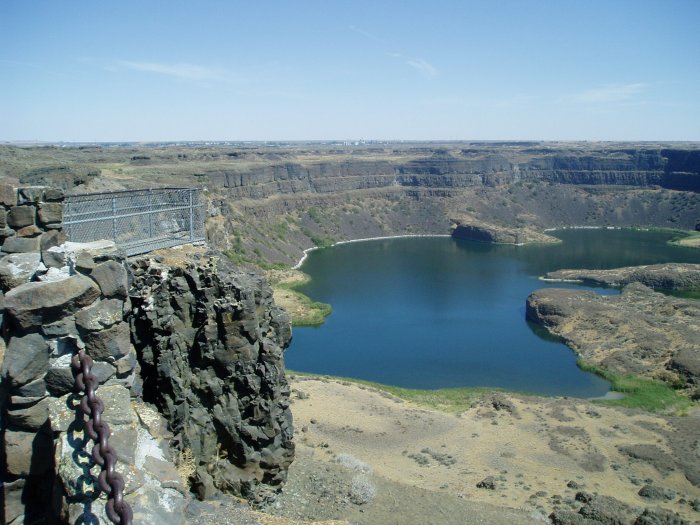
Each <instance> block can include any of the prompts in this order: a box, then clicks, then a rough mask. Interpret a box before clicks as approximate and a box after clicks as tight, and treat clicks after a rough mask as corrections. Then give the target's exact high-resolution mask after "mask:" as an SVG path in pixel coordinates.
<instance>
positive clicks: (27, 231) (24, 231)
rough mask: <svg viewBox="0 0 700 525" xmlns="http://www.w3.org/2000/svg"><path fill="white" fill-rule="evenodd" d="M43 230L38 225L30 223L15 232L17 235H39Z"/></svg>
mask: <svg viewBox="0 0 700 525" xmlns="http://www.w3.org/2000/svg"><path fill="white" fill-rule="evenodd" d="M42 233H43V232H42V230H41V228H39V227H38V226H36V225H35V224H30V225H29V226H25V227H24V228H20V229H19V230H17V231H16V232H15V235H17V237H36V236H37V235H41V234H42Z"/></svg>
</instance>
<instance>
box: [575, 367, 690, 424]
mask: <svg viewBox="0 0 700 525" xmlns="http://www.w3.org/2000/svg"><path fill="white" fill-rule="evenodd" d="M577 364H578V366H579V368H581V370H585V371H586V372H592V373H594V374H597V375H599V376H600V377H602V378H603V379H605V380H607V381H610V383H611V384H612V389H613V390H614V391H615V392H620V393H622V394H625V397H624V398H622V399H610V400H604V401H601V402H602V403H605V404H609V405H617V406H624V407H627V408H641V409H644V410H649V411H651V412H667V413H682V412H684V411H685V410H686V409H687V408H688V407H690V406H691V405H692V404H693V403H692V401H691V400H690V399H688V398H687V397H685V396H683V395H681V394H679V393H678V392H676V391H675V390H674V389H673V388H672V387H671V386H670V385H669V384H668V383H664V382H662V381H655V380H653V379H646V378H644V377H639V376H634V375H628V374H624V375H623V374H616V373H614V372H610V371H608V370H605V369H603V368H600V367H598V366H595V365H592V364H590V363H587V362H585V361H583V360H579V361H578V363H577Z"/></svg>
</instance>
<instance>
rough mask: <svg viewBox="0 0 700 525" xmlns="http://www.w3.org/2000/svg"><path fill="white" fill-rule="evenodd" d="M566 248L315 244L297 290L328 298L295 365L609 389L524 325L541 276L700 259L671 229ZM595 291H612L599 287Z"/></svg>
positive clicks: (439, 241) (295, 352) (571, 236)
mask: <svg viewBox="0 0 700 525" xmlns="http://www.w3.org/2000/svg"><path fill="white" fill-rule="evenodd" d="M553 234H554V235H556V236H557V237H559V238H560V239H562V241H563V242H562V243H559V244H553V245H528V246H512V245H494V244H484V243H478V242H471V241H464V240H458V239H452V238H447V237H415V238H396V239H387V240H376V241H366V242H358V243H349V244H342V245H337V246H334V247H332V248H326V249H321V250H316V251H313V252H311V253H310V254H309V257H308V258H307V259H306V261H305V262H304V265H303V267H302V270H303V271H304V272H306V273H308V274H309V275H310V276H311V282H309V283H308V284H307V285H305V286H304V287H303V288H302V289H301V291H302V292H304V293H305V294H307V295H309V296H310V297H311V298H312V299H314V300H317V301H322V302H325V303H330V304H331V305H332V306H333V313H332V314H331V315H330V316H329V317H328V318H327V319H326V322H325V324H323V325H322V326H320V327H318V328H306V327H300V328H295V329H294V337H293V340H292V344H291V347H290V348H289V350H288V351H287V352H286V356H285V359H286V364H287V367H288V368H290V369H291V370H297V371H300V372H312V373H318V374H328V375H335V376H344V377H352V378H357V379H365V380H369V381H376V382H379V383H384V384H388V385H395V386H402V387H408V388H421V389H437V388H449V387H465V386H490V387H500V388H505V389H509V390H518V391H525V392H532V393H538V394H545V395H567V396H574V397H594V396H601V395H604V394H605V393H606V392H607V391H608V390H609V384H608V383H607V382H606V381H604V380H602V379H601V378H599V377H597V376H595V375H593V374H590V373H587V372H583V371H582V370H580V369H579V368H578V367H577V366H576V356H575V354H574V352H573V351H571V350H570V349H569V348H568V347H567V346H566V345H564V344H563V343H561V342H558V341H555V340H552V339H551V338H548V337H547V335H546V334H544V333H543V331H542V330H541V329H538V328H537V327H535V326H533V325H531V324H530V323H529V322H527V321H526V320H525V301H526V299H527V296H528V295H529V294H530V292H532V291H534V290H536V289H538V288H545V287H553V286H557V287H568V288H582V289H585V288H586V287H583V286H577V285H575V284H564V283H548V282H544V281H541V280H539V279H538V277H539V276H541V275H543V274H544V273H546V272H548V271H552V270H557V269H561V268H615V267H620V266H631V265H639V264H653V263H661V262H700V250H697V249H692V248H683V247H678V246H673V245H669V244H668V243H667V240H668V239H669V238H670V234H668V233H664V232H644V231H635V230H607V229H597V230H583V229H581V230H560V231H557V232H554V233H553ZM596 291H597V292H599V293H608V294H609V293H618V292H617V291H616V290H612V289H600V288H599V289H597V290H596Z"/></svg>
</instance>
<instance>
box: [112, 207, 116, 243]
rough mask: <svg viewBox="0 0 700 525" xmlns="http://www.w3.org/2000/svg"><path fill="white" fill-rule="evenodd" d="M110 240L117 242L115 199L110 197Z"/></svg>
mask: <svg viewBox="0 0 700 525" xmlns="http://www.w3.org/2000/svg"><path fill="white" fill-rule="evenodd" d="M112 238H113V239H114V242H117V198H116V197H114V196H113V197H112Z"/></svg>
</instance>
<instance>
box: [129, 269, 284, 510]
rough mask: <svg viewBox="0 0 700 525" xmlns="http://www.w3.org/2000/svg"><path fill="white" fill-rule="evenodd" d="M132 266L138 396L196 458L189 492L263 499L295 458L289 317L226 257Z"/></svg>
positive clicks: (259, 284) (264, 287)
mask: <svg viewBox="0 0 700 525" xmlns="http://www.w3.org/2000/svg"><path fill="white" fill-rule="evenodd" d="M132 268H133V279H134V280H133V284H132V293H131V300H132V305H133V306H132V312H131V315H130V318H129V321H130V323H131V332H132V336H133V340H134V344H135V346H136V351H137V354H138V356H139V363H140V364H141V367H142V373H141V377H142V378H143V380H144V398H145V399H147V400H149V401H152V402H154V403H155V404H156V405H157V406H158V408H159V410H160V412H161V413H162V414H163V415H164V416H165V418H166V419H167V420H168V422H169V427H170V430H171V431H172V432H173V433H174V434H175V436H176V439H177V440H178V448H179V449H181V450H189V451H191V452H192V454H193V457H194V459H195V463H196V464H197V469H196V472H195V473H194V479H193V481H194V486H195V490H196V491H197V493H198V494H199V495H200V496H201V497H202V498H206V497H210V496H212V495H213V493H214V489H215V488H217V489H219V490H222V491H224V492H228V493H233V494H240V495H243V496H246V497H248V498H249V499H255V500H262V499H265V498H266V497H268V493H269V492H270V490H271V488H275V487H276V488H279V486H280V485H281V484H282V483H284V481H285V479H286V474H287V468H288V467H289V465H290V464H291V462H292V459H293V458H294V444H293V443H292V434H293V430H292V417H291V412H290V410H289V385H288V384H287V380H286V378H285V374H284V361H283V351H284V349H285V348H286V347H287V345H288V344H289V341H290V340H291V327H290V321H289V318H288V316H287V314H286V312H284V311H283V310H281V309H280V308H277V307H276V306H275V305H274V303H273V301H272V291H271V289H270V288H269V286H268V285H267V284H266V283H264V282H263V281H262V280H261V279H260V277H257V276H255V275H253V274H242V273H237V272H235V270H233V269H232V268H231V267H230V266H229V265H227V264H226V262H225V259H219V260H215V259H209V262H208V263H207V264H206V265H202V264H201V262H200V264H198V265H196V266H195V265H188V266H186V267H184V268H183V267H168V266H165V265H162V264H159V263H158V262H156V261H155V260H152V259H149V258H141V259H138V260H136V261H135V262H134V263H133V264H132Z"/></svg>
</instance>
